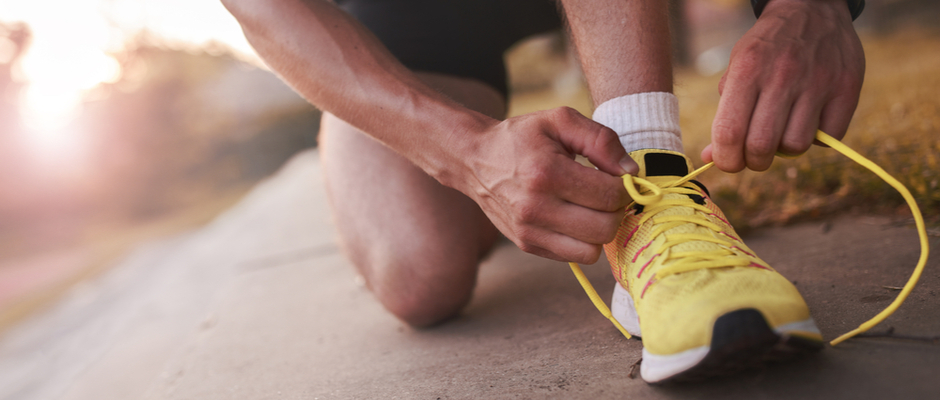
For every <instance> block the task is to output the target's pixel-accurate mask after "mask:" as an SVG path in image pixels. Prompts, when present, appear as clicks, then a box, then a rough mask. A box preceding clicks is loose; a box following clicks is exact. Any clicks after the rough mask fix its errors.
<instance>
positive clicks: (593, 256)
mask: <svg viewBox="0 0 940 400" xmlns="http://www.w3.org/2000/svg"><path fill="white" fill-rule="evenodd" d="M464 154H465V156H464V159H463V163H464V168H462V170H463V171H462V173H461V174H460V175H462V177H460V178H457V177H456V176H454V177H455V178H457V179H458V180H459V181H461V182H459V183H458V182H447V183H446V184H453V186H454V187H457V188H458V189H460V190H461V191H463V192H464V193H465V194H467V195H468V196H470V197H471V198H472V199H473V200H474V201H476V202H477V204H479V205H480V207H482V209H483V211H484V212H485V213H486V215H487V216H489V218H490V220H491V221H492V222H493V223H494V224H495V225H496V227H497V228H498V229H499V230H500V231H501V232H503V234H505V235H506V236H507V237H508V238H509V239H510V240H512V241H513V242H514V243H516V244H517V245H518V246H519V247H520V248H521V249H522V250H524V251H526V252H528V253H533V254H536V255H539V256H542V257H547V258H552V259H555V260H560V261H576V262H581V263H594V262H595V261H597V259H598V258H599V257H600V253H601V246H602V245H603V244H605V243H608V242H610V241H611V240H613V238H614V236H615V235H616V233H617V228H618V227H619V226H620V222H621V220H622V219H623V213H624V208H625V207H626V205H627V204H628V203H629V201H630V197H629V195H628V194H627V192H626V190H625V189H624V187H623V180H622V179H621V178H620V175H623V174H625V173H630V174H636V173H637V171H638V167H637V165H636V163H635V162H634V161H633V160H632V159H631V158H630V157H629V156H628V155H627V154H626V152H625V151H624V149H623V147H622V146H621V145H620V141H619V139H618V138H617V134H616V133H614V131H612V130H610V129H608V128H606V127H604V126H603V125H600V124H598V123H596V122H594V121H592V120H590V119H588V118H586V117H584V116H582V115H581V114H580V113H578V112H577V111H575V110H573V109H570V108H566V107H565V108H558V109H554V110H550V111H542V112H537V113H532V114H527V115H523V116H519V117H515V118H510V119H508V120H505V121H502V122H500V123H498V124H496V125H493V126H490V127H488V129H486V131H485V132H483V133H482V135H480V136H479V140H474V141H473V145H472V147H471V148H470V149H468V150H466V151H465V152H464ZM575 154H580V155H583V156H585V157H587V158H588V159H589V160H590V161H591V162H592V163H593V164H594V165H595V166H597V168H598V169H594V168H589V167H585V166H583V165H581V164H579V163H578V162H576V161H575V160H574V156H575Z"/></svg>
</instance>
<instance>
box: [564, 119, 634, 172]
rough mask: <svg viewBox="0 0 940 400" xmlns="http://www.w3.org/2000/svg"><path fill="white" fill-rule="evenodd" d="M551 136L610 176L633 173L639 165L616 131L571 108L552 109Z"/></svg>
mask: <svg viewBox="0 0 940 400" xmlns="http://www.w3.org/2000/svg"><path fill="white" fill-rule="evenodd" d="M551 113H552V114H551V115H552V121H553V122H554V125H553V126H552V129H549V132H548V133H549V134H550V135H552V138H553V139H555V140H557V141H558V142H559V143H561V144H562V145H564V146H565V147H566V148H567V149H568V150H569V151H571V152H573V153H575V154H580V155H582V156H585V157H587V159H588V160H589V161H591V163H592V164H594V166H596V167H597V169H599V170H601V171H604V172H606V173H608V174H610V175H613V176H621V175H624V174H636V173H637V172H639V170H640V167H639V166H637V164H636V162H635V161H633V159H632V158H630V156H628V155H627V152H626V150H624V149H623V146H622V145H621V144H620V139H619V138H618V137H617V133H616V132H614V131H613V130H611V129H610V128H608V127H606V126H604V125H601V124H599V123H597V122H595V121H594V120H592V119H590V118H587V117H585V116H583V115H581V113H579V112H578V111H577V110H574V109H572V108H570V107H561V108H556V109H554V110H552V111H551Z"/></svg>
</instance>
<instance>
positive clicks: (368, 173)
mask: <svg viewBox="0 0 940 400" xmlns="http://www.w3.org/2000/svg"><path fill="white" fill-rule="evenodd" d="M419 75H420V76H421V78H422V79H423V80H424V81H425V82H426V83H428V84H429V85H430V86H432V87H434V88H437V89H438V90H440V91H441V92H442V93H444V94H446V95H448V96H450V97H451V98H453V99H455V100H457V101H458V102H461V103H462V104H464V105H466V106H467V107H469V108H472V109H475V110H477V111H480V112H482V113H485V114H488V115H490V116H492V117H494V118H502V117H503V116H504V115H503V114H504V110H505V102H504V100H503V98H502V96H500V95H499V93H498V92H497V91H496V90H494V89H492V88H490V87H489V86H487V85H485V84H483V83H480V82H478V81H474V80H469V79H462V78H457V77H451V76H447V75H438V74H419ZM320 138H321V139H320V140H321V143H322V146H321V155H322V157H323V167H324V173H325V176H326V183H327V193H328V196H329V199H330V203H331V204H332V209H333V216H334V220H335V222H336V225H337V230H338V231H339V235H340V240H341V242H342V244H343V247H344V250H345V251H346V254H347V255H348V257H349V258H350V260H351V261H352V263H353V265H354V266H355V267H356V269H357V270H358V271H359V273H361V274H362V276H363V277H364V278H365V281H366V284H367V286H368V287H369V288H370V289H371V290H372V292H373V293H374V294H375V296H376V297H377V298H378V300H379V301H380V302H381V303H382V304H383V305H384V306H385V307H386V308H387V309H388V310H389V311H391V312H392V313H393V314H395V315H396V316H398V318H400V319H402V320H403V321H405V322H407V323H409V324H411V325H414V326H419V327H420V326H428V325H433V324H435V323H438V322H441V321H443V320H445V319H447V318H449V317H452V316H454V315H455V314H456V313H457V312H459V311H460V310H461V309H462V308H463V307H464V306H465V305H466V304H467V302H468V301H469V300H470V295H471V293H472V291H473V287H474V284H475V282H476V275H477V270H478V266H479V262H480V259H481V258H482V257H483V256H485V255H486V254H487V252H488V251H489V250H490V249H491V248H492V246H493V244H494V243H495V241H496V239H497V237H498V231H497V230H496V228H495V227H494V226H493V224H492V223H490V221H489V220H488V219H487V218H486V216H485V215H484V214H483V212H482V211H481V210H480V208H479V207H478V206H477V205H476V203H474V202H473V201H472V200H470V199H469V198H467V197H466V196H464V195H463V194H462V193H460V192H458V191H456V190H454V189H451V188H448V187H445V186H443V185H441V184H440V183H438V182H437V181H436V180H434V179H433V178H431V177H430V176H428V175H427V174H425V173H424V172H423V171H422V170H421V169H419V168H418V167H416V166H414V165H413V164H412V163H411V162H409V161H408V160H406V159H405V158H404V157H402V156H400V155H399V154H397V153H395V152H394V151H392V150H390V149H389V148H387V147H385V146H384V145H382V144H381V143H379V142H377V141H375V140H373V139H371V138H369V137H368V136H366V135H365V134H364V133H362V132H361V131H359V130H358V129H356V128H355V127H353V126H351V125H349V124H347V123H346V122H344V121H342V120H340V119H338V118H336V117H335V116H333V115H331V114H324V116H323V121H322V124H321V129H320Z"/></svg>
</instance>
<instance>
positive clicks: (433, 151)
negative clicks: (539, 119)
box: [420, 109, 499, 193]
mask: <svg viewBox="0 0 940 400" xmlns="http://www.w3.org/2000/svg"><path fill="white" fill-rule="evenodd" d="M455 111H457V112H454V113H452V114H451V115H449V116H448V117H447V118H446V120H443V121H441V122H442V123H443V124H444V126H442V127H441V131H442V132H444V134H443V135H441V136H440V137H441V140H439V141H434V142H433V143H432V142H430V141H428V142H427V144H428V145H429V146H424V147H431V148H425V149H423V150H422V151H421V152H422V154H423V155H422V157H421V158H423V162H422V164H423V165H420V167H421V168H422V169H423V170H424V172H426V173H427V174H428V175H430V176H431V177H433V178H434V179H436V180H437V181H438V182H440V183H441V184H442V185H444V186H447V187H450V188H453V189H457V190H459V191H461V192H465V193H466V191H465V190H466V188H464V186H465V183H466V182H464V181H465V180H466V179H465V178H466V177H467V176H469V175H472V171H471V168H470V167H468V159H469V158H471V157H473V155H475V154H479V152H480V148H481V144H482V142H481V141H482V140H485V139H484V136H485V135H484V133H485V132H486V131H488V130H489V129H491V128H492V127H493V126H495V125H497V124H498V123H499V121H498V120H495V119H493V118H490V117H488V116H486V115H484V114H481V113H477V112H475V111H472V110H469V109H463V110H455Z"/></svg>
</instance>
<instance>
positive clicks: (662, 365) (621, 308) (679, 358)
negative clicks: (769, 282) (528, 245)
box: [610, 283, 821, 383]
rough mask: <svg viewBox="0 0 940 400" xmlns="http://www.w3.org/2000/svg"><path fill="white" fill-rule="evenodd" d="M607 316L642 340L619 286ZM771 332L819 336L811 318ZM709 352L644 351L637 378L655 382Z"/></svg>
mask: <svg viewBox="0 0 940 400" xmlns="http://www.w3.org/2000/svg"><path fill="white" fill-rule="evenodd" d="M610 313H611V314H612V315H613V317H614V318H616V319H617V322H620V325H623V327H624V328H625V329H626V330H627V332H629V333H630V334H631V335H633V336H642V335H641V332H640V318H639V316H638V315H637V312H636V305H635V304H634V302H633V297H632V296H630V292H628V291H627V290H626V289H624V287H623V286H620V283H617V284H616V285H615V286H614V294H613V296H611V300H610ZM773 330H774V332H775V333H777V334H778V335H784V334H788V333H790V332H808V333H815V334H819V335H821V333H820V332H819V328H817V327H816V323H815V322H813V319H812V318H809V319H806V320H803V321H797V322H791V323H789V324H784V325H780V326H778V327H776V328H773ZM709 350H711V346H701V347H696V348H694V349H689V350H686V351H683V352H681V353H676V354H670V355H658V354H652V353H649V352H648V351H646V349H645V348H644V349H643V363H642V364H641V365H640V374H641V375H642V376H643V380H645V381H647V382H650V383H653V382H659V381H661V380H663V379H667V378H669V377H672V376H674V375H676V374H679V373H682V372H684V371H686V370H688V369H689V368H692V367H694V366H696V365H697V364H698V363H699V362H701V361H702V359H704V358H705V356H707V355H708V352H709Z"/></svg>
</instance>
